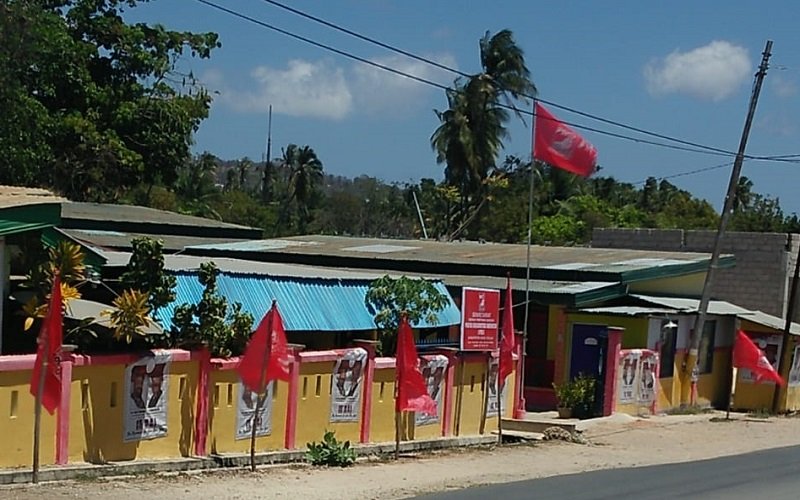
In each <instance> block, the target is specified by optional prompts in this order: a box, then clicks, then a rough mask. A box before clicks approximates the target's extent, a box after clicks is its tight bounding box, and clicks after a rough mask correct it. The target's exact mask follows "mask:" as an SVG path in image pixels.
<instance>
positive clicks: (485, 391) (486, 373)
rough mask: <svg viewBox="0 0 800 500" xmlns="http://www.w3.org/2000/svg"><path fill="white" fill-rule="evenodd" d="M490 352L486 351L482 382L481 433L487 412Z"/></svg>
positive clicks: (483, 429) (484, 427)
mask: <svg viewBox="0 0 800 500" xmlns="http://www.w3.org/2000/svg"><path fill="white" fill-rule="evenodd" d="M491 359H492V353H491V352H487V353H486V369H485V371H484V374H483V377H484V381H485V382H484V384H483V411H482V412H481V426H480V431H479V432H480V434H483V433H484V432H485V431H486V418H487V417H488V415H487V413H489V365H490V364H491Z"/></svg>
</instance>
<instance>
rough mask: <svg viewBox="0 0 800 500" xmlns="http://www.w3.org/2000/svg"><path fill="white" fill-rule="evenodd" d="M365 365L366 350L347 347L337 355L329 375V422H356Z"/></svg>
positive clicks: (359, 408)
mask: <svg viewBox="0 0 800 500" xmlns="http://www.w3.org/2000/svg"><path fill="white" fill-rule="evenodd" d="M366 365H367V351H365V350H364V349H361V348H360V347H359V348H356V349H349V350H347V351H345V352H344V353H343V354H342V355H340V356H339V359H337V360H336V364H335V365H334V367H333V377H331V385H332V387H331V418H330V421H331V422H358V416H359V413H360V412H361V385H362V381H363V379H364V370H365V368H366Z"/></svg>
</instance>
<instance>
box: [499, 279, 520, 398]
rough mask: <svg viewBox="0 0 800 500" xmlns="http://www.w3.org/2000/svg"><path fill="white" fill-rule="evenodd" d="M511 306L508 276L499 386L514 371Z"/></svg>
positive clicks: (512, 312) (514, 344)
mask: <svg viewBox="0 0 800 500" xmlns="http://www.w3.org/2000/svg"><path fill="white" fill-rule="evenodd" d="M512 308H513V300H512V293H511V277H510V276H509V278H508V286H506V303H505V305H504V306H503V338H502V340H501V341H500V372H499V376H500V378H499V383H500V386H502V384H503V381H504V380H505V379H506V377H508V376H509V375H511V372H513V371H514V354H513V353H514V349H515V348H516V339H515V338H514V310H513V309H512Z"/></svg>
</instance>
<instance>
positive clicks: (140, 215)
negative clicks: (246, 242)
mask: <svg viewBox="0 0 800 500" xmlns="http://www.w3.org/2000/svg"><path fill="white" fill-rule="evenodd" d="M61 217H62V219H63V220H64V226H65V227H69V228H76V227H78V226H74V225H73V224H74V223H77V222H78V221H98V222H102V223H104V224H107V225H114V223H116V222H126V223H138V224H168V225H170V226H190V227H202V228H226V229H244V230H253V231H254V232H255V233H256V234H258V233H260V231H257V230H254V228H251V227H247V226H242V225H239V224H231V223H229V222H222V221H218V220H214V219H205V218H203V217H195V216H193V215H184V214H179V213H176V212H168V211H166V210H158V209H155V208H149V207H142V206H138V205H114V204H110V203H85V202H77V201H66V200H64V203H63V204H62V207H61Z"/></svg>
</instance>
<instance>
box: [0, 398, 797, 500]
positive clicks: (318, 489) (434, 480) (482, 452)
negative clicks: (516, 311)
mask: <svg viewBox="0 0 800 500" xmlns="http://www.w3.org/2000/svg"><path fill="white" fill-rule="evenodd" d="M719 420H721V418H720V415H719V414H717V415H694V416H662V417H652V418H649V419H645V420H638V419H637V420H633V419H624V418H623V419H617V420H615V421H607V422H600V423H597V424H594V425H592V426H591V427H589V428H588V429H587V430H586V431H585V433H584V435H585V437H586V438H587V439H588V440H589V443H590V444H571V443H563V442H544V443H539V444H537V445H535V446H529V445H528V446H519V445H517V446H504V447H502V448H493V449H478V450H475V449H473V450H455V451H448V452H442V453H434V454H426V455H420V456H416V457H405V458H401V460H400V461H399V462H390V461H378V462H364V463H360V464H358V465H357V466H355V467H352V468H349V469H313V468H310V467H305V466H291V467H286V466H283V467H269V468H263V469H260V470H259V471H258V472H256V473H255V474H251V473H249V472H248V471H242V470H237V471H232V470H226V471H218V472H210V473H209V472H207V473H202V474H200V473H197V474H179V475H145V476H135V477H125V478H113V479H107V480H98V481H70V482H65V483H58V484H41V485H38V486H12V487H2V488H0V498H13V499H14V500H28V499H31V500H32V499H37V500H38V499H41V498H48V499H50V498H55V499H59V498H87V499H94V498H115V499H122V500H128V499H129V500H144V499H148V500H149V499H153V498H168V499H170V500H181V499H197V498H214V499H253V498H292V499H298V498H299V499H317V498H320V499H337V500H341V499H344V498H359V499H363V498H381V499H392V498H407V497H410V496H415V495H419V494H423V493H430V492H436V491H445V490H451V489H457V488H464V487H467V486H475V485H481V484H492V483H504V482H511V481H520V480H525V479H535V478H540V477H548V476H554V475H560V474H568V473H576V472H584V471H591V470H599V469H611V468H619V467H632V466H641V465H655V464H666V463H677V462H688V461H693V460H701V459H706V458H714V457H720V456H727V455H735V454H741V453H746V452H750V451H756V450H763V449H770V448H778V447H783V446H788V445H800V418H789V417H781V418H770V419H748V418H744V416H741V415H738V416H736V417H735V419H734V420H732V421H719Z"/></svg>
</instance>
